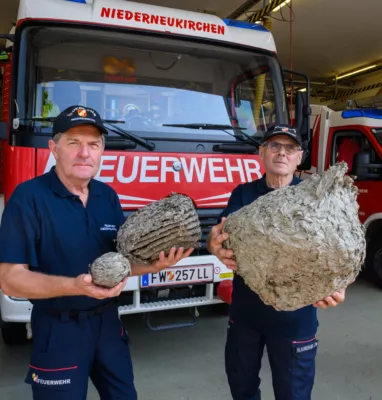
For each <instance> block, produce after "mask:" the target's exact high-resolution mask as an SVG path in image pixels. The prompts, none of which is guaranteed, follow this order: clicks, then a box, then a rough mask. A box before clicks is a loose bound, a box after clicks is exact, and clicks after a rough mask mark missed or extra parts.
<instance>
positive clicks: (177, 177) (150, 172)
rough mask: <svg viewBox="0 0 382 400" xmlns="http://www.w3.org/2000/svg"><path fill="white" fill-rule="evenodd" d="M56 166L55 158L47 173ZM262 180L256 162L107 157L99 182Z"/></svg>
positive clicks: (48, 166)
mask: <svg viewBox="0 0 382 400" xmlns="http://www.w3.org/2000/svg"><path fill="white" fill-rule="evenodd" d="M174 162H179V163H181V165H182V168H181V170H180V171H175V170H174V169H173V164H174ZM54 164H55V159H54V157H53V155H52V154H51V155H50V156H49V160H48V163H47V165H46V168H45V171H44V172H48V171H49V170H50V168H51V167H52V166H53V165H54ZM261 176H262V174H261V171H260V164H259V162H258V161H257V160H254V159H240V158H236V159H233V158H225V159H224V158H216V157H202V158H196V157H190V158H186V157H179V158H177V157H169V156H163V157H160V156H134V157H133V158H132V159H131V158H130V159H129V161H128V163H127V162H126V156H117V155H104V156H102V161H101V165H100V169H99V171H98V174H97V175H96V177H95V178H96V179H98V180H100V181H102V182H105V183H115V182H120V183H122V184H128V183H132V182H135V181H139V182H143V183H166V182H177V183H179V182H187V183H197V182H198V183H205V182H211V183H228V182H234V181H235V180H236V181H237V182H241V183H245V182H250V181H252V180H254V179H260V178H261Z"/></svg>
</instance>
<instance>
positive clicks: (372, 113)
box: [341, 108, 382, 119]
mask: <svg viewBox="0 0 382 400" xmlns="http://www.w3.org/2000/svg"><path fill="white" fill-rule="evenodd" d="M341 116H342V118H365V117H366V118H374V119H382V110H380V109H378V108H357V109H355V110H345V111H342V114H341Z"/></svg>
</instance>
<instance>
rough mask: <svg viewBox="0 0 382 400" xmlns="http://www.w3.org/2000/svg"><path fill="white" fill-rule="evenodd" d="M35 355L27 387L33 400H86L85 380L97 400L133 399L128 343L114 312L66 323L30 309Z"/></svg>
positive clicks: (32, 356)
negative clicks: (96, 396) (97, 397)
mask: <svg viewBox="0 0 382 400" xmlns="http://www.w3.org/2000/svg"><path fill="white" fill-rule="evenodd" d="M31 324H32V331H33V338H34V344H33V350H32V354H31V358H30V366H29V371H28V374H27V377H26V379H25V382H26V383H28V384H30V385H31V387H32V392H33V399H34V400H48V399H49V400H51V399H55V400H69V399H70V400H86V398H87V391H88V381H89V377H90V379H91V381H92V382H93V384H94V386H95V387H96V389H97V391H98V393H99V396H100V398H101V400H122V399H123V400H136V399H137V393H136V390H135V387H134V376H133V367H132V361H131V357H130V349H129V340H128V336H127V333H126V331H125V329H124V328H123V326H122V323H121V321H120V319H119V317H118V310H117V308H116V307H114V306H113V307H112V308H110V309H108V310H106V311H104V312H103V313H102V314H100V315H93V316H87V315H86V314H83V315H80V316H79V317H78V318H69V317H68V316H66V315H65V314H64V315H62V316H56V315H51V314H47V313H45V312H43V311H40V310H37V309H36V308H33V310H32V319H31Z"/></svg>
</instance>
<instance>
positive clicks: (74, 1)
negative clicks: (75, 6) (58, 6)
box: [66, 0, 90, 4]
mask: <svg viewBox="0 0 382 400" xmlns="http://www.w3.org/2000/svg"><path fill="white" fill-rule="evenodd" d="M66 1H71V2H72V3H82V4H88V1H86V0H66ZM89 3H90V2H89Z"/></svg>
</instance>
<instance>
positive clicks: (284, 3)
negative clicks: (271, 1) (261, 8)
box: [272, 0, 290, 12]
mask: <svg viewBox="0 0 382 400" xmlns="http://www.w3.org/2000/svg"><path fill="white" fill-rule="evenodd" d="M288 3H290V0H285V1H284V2H283V3H281V4H280V5H279V6H277V7H276V8H274V9H273V10H272V12H275V11H278V10H280V8H281V7H284V6H286V5H287V4H288Z"/></svg>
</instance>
